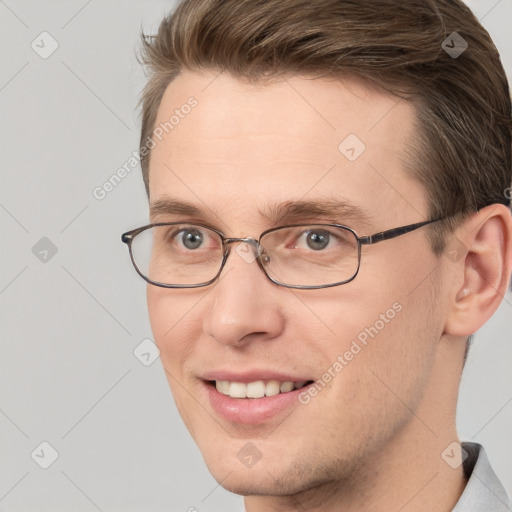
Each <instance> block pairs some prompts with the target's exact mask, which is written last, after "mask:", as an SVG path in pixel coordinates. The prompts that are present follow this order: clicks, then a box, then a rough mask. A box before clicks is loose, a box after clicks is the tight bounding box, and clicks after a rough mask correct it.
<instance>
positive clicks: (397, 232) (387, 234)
mask: <svg viewBox="0 0 512 512" xmlns="http://www.w3.org/2000/svg"><path fill="white" fill-rule="evenodd" d="M444 218H445V217H444ZM444 218H440V219H432V220H427V221H423V222H417V223H415V224H408V225H407V226H400V227H397V228H393V229H388V230H386V231H380V232H379V233H375V234H373V235H368V236H358V234H357V233H356V232H355V231H354V230H353V229H352V228H350V227H348V226H344V225H342V224H315V223H312V224H292V225H288V226H278V227H275V228H271V229H267V230H266V231H264V232H263V233H261V235H260V236H259V239H258V240H256V239H255V238H252V237H247V238H226V237H225V236H224V234H223V233H222V232H220V231H218V230H216V229H214V228H212V227H210V226H205V225H203V224H197V223H190V225H193V226H198V227H202V228H206V229H209V230H210V231H213V232H214V233H216V234H217V235H219V237H220V239H221V241H222V251H223V257H222V263H221V265H220V268H219V271H218V272H217V274H216V275H215V277H213V278H212V279H210V280H209V281H206V282H204V283H199V284H194V285H188V284H187V285H183V284H165V283H160V282H158V281H152V280H151V279H149V277H147V276H145V275H144V274H143V273H142V272H141V271H140V270H139V268H138V266H137V264H136V263H135V260H134V258H133V252H132V242H133V239H134V238H135V237H136V236H137V235H138V234H139V233H142V232H143V231H146V230H147V229H150V228H153V227H157V226H173V225H180V224H188V223H186V222H159V223H153V224H147V225H146V226H142V227H140V228H136V229H132V230H131V231H127V232H126V233H123V234H122V235H121V240H122V241H123V242H124V243H125V244H126V245H128V249H129V252H130V259H131V260H132V264H133V266H134V268H135V270H136V271H137V273H138V274H139V275H140V276H141V277H142V278H143V279H144V280H145V281H147V282H148V283H150V284H152V285H154V286H159V287H161V288H200V287H203V286H208V285H209V284H211V283H213V282H214V281H215V280H216V279H217V278H218V277H219V276H220V274H221V272H222V270H223V268H224V265H225V264H226V261H227V259H228V256H229V255H230V253H231V251H230V248H229V247H228V244H232V243H234V242H245V243H248V244H250V245H252V246H253V247H254V248H255V249H256V261H257V262H258V265H259V267H260V268H261V270H262V271H263V273H264V274H265V275H266V276H267V278H268V279H269V280H270V281H272V282H273V283H274V284H276V285H278V286H283V287H285V288H298V289H301V290H313V289H321V288H330V287H332V286H340V285H342V284H346V283H349V282H350V281H353V280H354V279H355V278H356V276H357V274H358V273H359V267H360V266H361V246H362V245H371V244H375V243H378V242H382V241H384V240H390V239H391V238H396V237H398V236H401V235H405V234H406V233H410V232H411V231H414V230H416V229H418V228H421V227H423V226H426V225H428V224H432V223H434V222H439V221H440V220H444ZM300 226H304V227H306V226H322V227H336V228H342V229H345V230H347V231H350V232H351V233H352V234H353V235H354V237H355V238H356V240H357V269H356V271H355V273H354V275H353V276H352V277H351V278H350V279H346V280H344V281H340V282H337V283H332V284H323V285H289V284H285V283H281V282H279V281H277V280H275V279H273V278H272V277H270V276H269V275H268V273H267V271H266V270H265V267H264V265H263V263H262V261H261V259H262V257H263V258H264V255H265V254H266V253H265V250H264V248H263V247H262V245H261V244H260V241H261V239H262V238H263V237H264V236H265V235H266V234H267V233H271V232H273V231H276V230H279V229H283V228H291V227H300Z"/></svg>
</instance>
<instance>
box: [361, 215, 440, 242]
mask: <svg viewBox="0 0 512 512" xmlns="http://www.w3.org/2000/svg"><path fill="white" fill-rule="evenodd" d="M440 220H443V219H433V220H426V221H424V222H417V223H416V224H409V225H408V226H401V227H399V228H393V229H388V230H387V231H381V232H380V233H375V234H373V235H369V236H360V237H358V240H359V243H360V244H362V245H371V244H376V243H377V242H382V241H383V240H389V239H390V238H395V237H397V236H400V235H405V234H406V233H409V232H410V231H414V230H415V229H418V228H421V227H423V226H426V225H427V224H432V223H433V222H438V221H440Z"/></svg>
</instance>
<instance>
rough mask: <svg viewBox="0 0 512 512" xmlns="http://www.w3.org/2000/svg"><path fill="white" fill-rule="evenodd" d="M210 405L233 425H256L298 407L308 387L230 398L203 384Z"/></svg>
mask: <svg viewBox="0 0 512 512" xmlns="http://www.w3.org/2000/svg"><path fill="white" fill-rule="evenodd" d="M203 384H204V387H205V389H206V393H207V395H208V399H209V400H210V404H211V406H212V407H213V409H214V410H215V412H217V413H218V414H219V415H220V416H222V417H223V418H225V419H227V420H228V421H231V422H234V423H244V424H248V425H250V424H258V423H263V422H265V421H267V420H269V419H271V418H272V417H273V416H275V415H276V414H278V413H280V412H282V411H284V410H285V409H289V408H291V407H293V406H294V405H295V406H296V405H299V404H300V402H299V394H300V393H301V392H302V391H304V390H305V389H306V388H307V387H308V386H304V387H303V388H300V389H295V390H293V391H289V392H288V393H279V394H278V395H274V396H264V397H262V398H231V397H230V396H227V395H224V394H222V393H219V392H218V391H217V389H216V388H215V386H213V385H211V384H209V383H207V382H204V383H203Z"/></svg>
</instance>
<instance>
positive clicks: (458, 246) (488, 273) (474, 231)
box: [444, 204, 512, 336]
mask: <svg viewBox="0 0 512 512" xmlns="http://www.w3.org/2000/svg"><path fill="white" fill-rule="evenodd" d="M446 250H447V251H448V260H449V263H448V265H452V267H451V268H450V271H453V272H454V273H455V275H454V279H453V284H452V285H451V286H452V289H451V290H450V292H451V293H450V298H449V304H448V314H447V317H446V325H445V331H444V332H445V333H446V334H452V335H455V336H469V335H470V334H473V333H474V332H475V331H477V330H478V329H480V327H482V325H484V324H485V322H487V320H489V318H490V317H491V316H492V315H493V313H494V312H495V311H496V309H498V306H499V305H500V303H501V301H502V299H503V296H504V295H505V293H506V292H507V288H508V285H509V280H510V275H511V272H512V217H511V214H510V210H509V208H507V207H506V206H505V205H502V204H492V205H490V206H486V207H485V208H482V209H481V210H479V211H478V212H477V213H475V214H474V215H472V216H471V217H470V218H469V219H467V220H466V221H465V222H464V224H463V225H462V226H461V227H460V228H458V229H457V232H456V236H454V237H453V238H452V239H451V240H449V241H448V244H447V248H446ZM450 251H451V252H450ZM450 254H451V257H450ZM457 254H458V255H459V258H458V259H457V258H456V257H455V256H456V255H457Z"/></svg>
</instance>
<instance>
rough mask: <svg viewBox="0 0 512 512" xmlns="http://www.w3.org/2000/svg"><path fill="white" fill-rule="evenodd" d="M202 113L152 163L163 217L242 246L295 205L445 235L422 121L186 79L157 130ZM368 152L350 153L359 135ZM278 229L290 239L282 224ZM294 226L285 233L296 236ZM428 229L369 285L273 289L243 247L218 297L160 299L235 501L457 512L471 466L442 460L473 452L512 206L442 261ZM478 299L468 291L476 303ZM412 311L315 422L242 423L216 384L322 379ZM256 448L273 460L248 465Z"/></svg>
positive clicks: (466, 232) (485, 216)
mask: <svg viewBox="0 0 512 512" xmlns="http://www.w3.org/2000/svg"><path fill="white" fill-rule="evenodd" d="M190 96H194V97H195V98H196V99H197V100H198V105H197V107H196V108H195V109H193V110H192V112H191V113H190V114H189V115H187V116H186V117H185V118H184V119H182V120H180V123H179V125H178V126H176V127H174V129H173V130H172V131H170V132H169V134H168V135H167V136H165V137H164V138H163V140H162V141H161V142H159V143H158V144H157V146H156V147H155V148H154V149H153V150H152V153H151V164H150V201H151V202H154V201H156V200H158V199H162V198H165V197H166V196H171V195H172V196H173V197H176V198H179V199H182V200H185V201H188V202H191V203H193V204H195V205H197V206H199V207H200V208H203V209H204V210H205V212H204V214H203V215H200V216H199V217H197V216H194V217H187V216H176V215H174V216H173V215H161V214H160V215H157V216H152V218H151V220H152V221H153V222H156V221H160V222H161V221H169V222H172V221H188V222H190V221H195V222H201V223H206V224H208V225H211V226H212V227H215V228H217V229H219V230H221V231H222V232H223V233H224V234H225V236H228V237H242V236H253V237H255V238H258V237H259V234H260V233H261V232H262V231H264V230H265V229H268V228H270V227H273V226H272V225H271V224H269V222H268V220H267V219H265V218H263V217H261V216H260V215H259V213H258V209H263V208H265V207H266V206H267V205H268V204H269V203H273V202H283V201H286V200H290V199H309V200H317V199H318V200H321V199H325V198H344V199H346V200H349V201H351V202H352V203H353V204H355V205H357V206H358V207H360V208H362V209H364V210H365V211H366V213H367V216H368V220H367V221H366V222H363V221H358V220H357V219H353V218H351V219H347V218H338V217H337V218H330V217H329V218H323V217H322V218H316V217H315V218H304V219H302V220H303V221H304V222H312V221H319V222H338V223H342V224H348V225H349V226H351V227H352V228H353V229H355V231H356V232H357V233H358V234H359V235H369V234H373V233H376V232H379V231H382V230H386V229H390V228H394V227H397V226H401V225H406V224H411V223H415V222H420V221H423V220H426V219H428V214H427V210H428V208H427V198H426V196H425V192H424V190H423V189H422V187H421V186H420V185H419V184H418V183H417V182H416V181H415V180H414V179H413V178H412V177H411V174H410V172H409V170H408V169H406V166H405V165H404V163H403V159H402V154H403V150H404V149H405V147H406V144H407V141H408V135H409V134H411V133H413V130H414V129H415V128H414V121H415V111H414V107H413V106H412V105H411V104H409V103H407V102H405V101H402V102H399V103H397V99H396V98H394V97H392V96H390V95H388V94H386V93H384V92H382V91H379V90H377V89H376V88H374V87H369V86H368V85H367V84H365V83H364V82H362V81H359V80H356V79H346V80H343V81H341V80H328V79H326V78H322V79H317V80H310V79H308V78H305V77H293V78H288V79H287V80H281V81H278V82H275V83H271V84H266V85H250V84H248V83H245V82H242V81H239V80H236V79H235V78H233V77H231V76H229V75H226V74H220V75H218V76H217V75H216V74H213V73H204V74H198V73H195V72H191V71H183V72H182V73H181V74H180V76H179V77H178V78H177V79H176V80H175V81H174V82H172V83H171V84H170V85H169V87H168V89H167V90H166V92H165V95H164V97H163V100H162V103H161V105H160V110H159V113H158V119H157V123H156V124H157V125H158V124H159V123H160V122H165V121H166V120H167V119H169V116H170V114H172V112H174V110H175V109H176V108H179V107H180V106H181V105H183V104H184V103H185V102H186V101H187V99H188V98H189V97H190ZM351 133H352V134H356V135H357V136H358V137H359V138H360V139H361V140H362V141H364V144H365V145H366V150H365V151H364V153H363V154H362V155H361V156H360V157H359V158H358V159H357V160H355V161H354V162H350V161H349V160H347V159H346V158H345V157H344V156H343V155H342V154H341V153H340V151H338V145H339V144H340V142H341V141H342V140H344V138H345V137H346V136H347V135H348V134H351ZM278 224H279V223H278ZM283 224H286V222H283ZM427 229H428V228H421V229H419V230H417V231H414V232H411V233H409V234H406V235H404V236H401V237H399V238H396V239H393V240H389V241H385V242H381V243H379V244H376V245H371V246H364V247H363V250H362V259H361V262H362V263H361V269H360V272H359V274H358V276H357V277H356V279H355V280H353V281H352V282H350V283H348V284H345V285H343V286H337V287H333V288H327V289H320V290H291V289H287V288H284V287H280V286H277V285H275V284H273V283H272V282H270V281H269V280H268V279H267V277H266V276H265V275H264V274H263V272H262V271H261V269H260V268H259V267H258V265H257V263H256V262H254V263H250V264H249V263H247V262H246V261H245V260H244V259H243V258H241V257H240V256H239V255H238V253H237V252H236V251H234V249H235V248H236V245H235V246H234V247H233V248H232V252H231V255H230V257H229V259H228V261H227V263H226V266H225V268H224V270H223V272H222V275H221V278H220V279H219V280H217V281H216V282H215V283H213V284H211V285H209V286H207V287H204V288H196V289H181V290H179V289H164V288H158V287H155V286H152V285H149V286H148V289H147V299H148V308H149V314H150V321H151V325H152V329H153V334H154V337H155V341H156V343H157V345H158V347H159V349H160V351H161V360H162V364H163V366H164V369H165V371H166V376H167V379H168V381H169V385H170V387H171V390H172V393H173V395H174V398H175V402H176V406H177V407H178V410H179V412H180V414H181V416H182V418H183V420H184V422H185V424H186V426H187V428H188V429H189V431H190V433H191V435H192V436H193V438H194V440H195V442H196V443H197V444H198V446H199V448H200V450H201V452H202V454H203V456H204V459H205V462H206V464H207V466H208V468H209V470H210V471H211V473H212V474H213V476H214V477H215V478H216V479H217V481H218V482H221V484H222V486H224V487H225V488H226V489H228V490H230V491H232V492H235V493H238V494H242V495H244V496H246V498H245V505H246V508H247V511H248V512H259V511H267V512H268V511H274V510H275V511H277V510H279V511H295V510H308V511H317V510H322V511H324V512H325V511H327V512H329V511H335V510H336V511H340V510H343V511H360V510H372V511H373V510H375V511H377V510H379V511H383V510H386V511H387V510H390V511H391V510H402V511H413V510H414V511H429V512H431V511H449V510H451V509H452V508H453V506H454V505H455V504H456V502H457V500H458V498H459V497H460V494H461V492H462V491H463V489H464V485H465V483H466V482H465V480H464V477H463V472H462V467H461V466H459V467H458V468H456V469H452V468H451V467H450V466H449V465H448V464H446V463H445V461H444V460H443V459H442V457H441V453H442V452H443V450H444V449H445V448H446V447H447V446H448V445H449V444H450V443H451V442H453V441H457V440H458V438H457V432H456V428H455V408H456V402H457V393H458V387H459V382H460V377H461V371H462V366H463V357H464V350H465V342H466V338H467V336H468V335H469V334H471V333H472V332H474V331H475V330H477V329H478V328H479V327H480V326H481V325H483V324H484V323H485V321H487V319H488V318H489V317H490V316H491V315H492V313H493V312H494V311H495V309H496V308H497V307H498V305H499V303H500V300H501V296H502V295H503V293H504V292H505V289H506V285H507V279H508V276H509V275H510V271H511V265H512V256H511V254H512V250H511V232H512V227H511V220H510V213H509V211H508V210H507V208H506V207H504V206H496V205H494V206H490V207H487V208H484V209H482V210H481V211H480V212H478V213H476V214H473V215H472V216H471V217H470V218H469V219H468V220H467V221H465V222H464V223H463V224H462V225H461V226H460V228H459V229H458V230H457V232H456V233H455V234H456V236H457V238H458V240H459V241H460V242H461V244H462V247H463V251H462V253H461V255H460V257H458V258H457V259H456V261H453V258H448V257H445V256H436V255H434V254H433V253H432V251H431V249H430V245H429V242H428V240H427V237H426V233H427ZM464 289H468V290H469V292H466V293H461V292H462V291H463V290H464ZM395 302H399V303H400V304H401V305H402V310H401V312H400V313H399V314H397V315H396V316H395V318H394V319H393V320H391V321H390V322H389V323H387V324H386V325H385V328H383V329H382V330H381V331H380V332H379V334H378V335H377V336H376V337H375V338H374V339H373V340H370V341H369V342H368V345H367V346H366V347H364V349H363V350H361V352H360V353H358V354H357V356H356V357H354V358H353V359H352V360H351V361H350V362H349V363H348V364H347V365H346V366H345V367H344V369H343V371H341V372H340V373H338V374H336V376H335V378H333V379H332V380H331V382H329V383H328V385H327V386H326V387H325V388H324V389H323V390H322V391H321V392H320V393H318V395H317V396H316V397H314V398H312V399H311V401H310V402H309V403H308V404H307V405H302V404H299V403H297V405H296V406H294V407H293V408H292V409H291V414H290V410H287V411H286V413H285V414H278V415H276V416H274V417H272V418H271V419H270V420H268V421H267V422H265V423H263V424H260V425H240V424H236V423H231V422H228V421H226V420H225V419H224V418H222V417H220V416H218V415H217V414H216V413H215V411H214V410H213V409H212V407H211V405H210V403H209V401H208V400H207V398H206V395H205V393H204V389H203V384H202V382H201V380H200V379H199V376H200V375H202V374H203V373H204V372H206V371H211V370H214V369H236V370H239V371H243V370H251V369H253V368H268V369H271V370H276V371H286V372H288V373H292V374H294V375H307V376H312V378H314V379H319V378H321V376H322V374H323V373H324V372H326V371H327V370H328V368H329V367H332V365H333V363H334V361H336V358H337V356H338V355H339V354H343V353H344V352H345V351H346V350H348V349H349V347H350V344H351V342H352V340H354V339H355V338H356V337H357V335H358V334H359V333H360V332H361V331H363V330H364V329H365V327H370V326H372V325H374V324H375V322H376V320H378V319H379V318H380V315H381V314H383V313H385V312H386V310H388V309H389V308H390V307H392V305H393V304H394V303H395ZM248 441H251V442H252V443H253V444H254V445H255V446H256V447H257V449H258V450H259V452H261V455H262V458H261V459H260V460H259V461H258V462H257V463H256V464H255V465H254V466H253V467H251V468H248V467H245V466H244V465H243V464H242V463H241V461H240V460H239V458H238V457H237V453H238V451H239V450H240V449H241V448H243V447H244V446H245V445H246V443H247V442H248Z"/></svg>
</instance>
